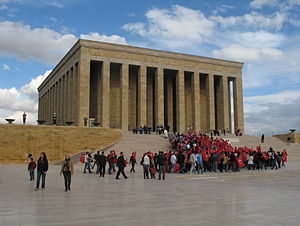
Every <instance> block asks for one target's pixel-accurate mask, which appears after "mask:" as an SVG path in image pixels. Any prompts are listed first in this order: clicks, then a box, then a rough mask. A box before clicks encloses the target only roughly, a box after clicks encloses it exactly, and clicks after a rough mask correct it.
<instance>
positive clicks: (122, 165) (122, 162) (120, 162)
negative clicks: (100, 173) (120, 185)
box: [116, 152, 128, 180]
mask: <svg viewBox="0 0 300 226" xmlns="http://www.w3.org/2000/svg"><path fill="white" fill-rule="evenodd" d="M125 166H126V161H125V159H124V155H123V152H121V153H120V156H119V157H118V161H117V167H118V172H117V175H116V179H117V180H119V179H120V178H119V176H120V174H121V173H122V175H123V177H124V178H125V179H127V178H128V177H127V176H126V174H125V173H124V168H125Z"/></svg>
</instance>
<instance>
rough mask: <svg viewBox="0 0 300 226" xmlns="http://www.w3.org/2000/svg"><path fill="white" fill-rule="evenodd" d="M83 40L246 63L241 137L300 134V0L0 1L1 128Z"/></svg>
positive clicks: (31, 103)
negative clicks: (294, 129) (70, 50)
mask: <svg viewBox="0 0 300 226" xmlns="http://www.w3.org/2000/svg"><path fill="white" fill-rule="evenodd" d="M79 38H83V39H91V40H98V41H105V42H111V43H119V44H124V45H133V46H140V47H147V48H154V49H160V50H167V51H174V52H180V53H187V54H193V55H199V56H205V57H215V58H221V59H226V60H234V61H239V62H244V63H245V64H244V67H243V92H244V114H245V132H246V133H247V134H252V135H260V134H261V133H264V134H266V135H272V134H278V133H286V132H288V130H289V129H290V128H296V129H297V131H299V130H300V0H207V1H204V0H164V1H161V0H130V1H123V0H109V1H105V0H102V1H97V0H85V1H80V0H60V1H59V0H48V1H47V0H0V123H6V122H5V118H15V119H16V123H21V119H22V114H23V112H24V111H25V112H26V113H27V118H28V122H29V123H31V124H36V120H37V108H38V106H37V87H38V86H39V85H40V84H41V82H42V81H43V79H45V78H46V76H47V75H49V73H50V72H51V70H52V69H53V68H54V66H55V65H56V64H57V63H58V62H59V61H60V59H61V58H62V57H63V56H64V55H65V53H66V52H67V51H68V50H69V49H70V48H71V47H72V46H73V45H74V43H75V42H76V41H77V40H78V39H79Z"/></svg>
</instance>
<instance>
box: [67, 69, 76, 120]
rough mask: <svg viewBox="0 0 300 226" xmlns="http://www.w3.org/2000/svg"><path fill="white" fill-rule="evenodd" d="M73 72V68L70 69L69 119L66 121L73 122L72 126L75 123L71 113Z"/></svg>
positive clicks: (72, 108)
mask: <svg viewBox="0 0 300 226" xmlns="http://www.w3.org/2000/svg"><path fill="white" fill-rule="evenodd" d="M73 70H74V67H72V68H71V71H70V76H69V87H70V88H69V117H68V120H69V121H73V125H74V124H75V121H74V116H73V112H74V100H73V99H74V85H73Z"/></svg>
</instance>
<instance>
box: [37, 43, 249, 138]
mask: <svg viewBox="0 0 300 226" xmlns="http://www.w3.org/2000/svg"><path fill="white" fill-rule="evenodd" d="M242 67H243V63H239V62H233V61H226V60H220V59H213V58H206V57H200V56H193V55H187V54H180V53H172V52H166V51H159V50H152V49H145V48H138V47H132V46H124V45H118V44H110V43H103V42H96V41H88V40H78V42H77V43H76V44H75V45H74V46H73V47H72V48H71V50H70V51H69V52H68V53H67V54H66V56H65V57H64V58H63V59H62V60H61V61H60V62H59V63H58V65H57V66H56V67H55V68H54V70H53V71H52V73H51V74H50V75H49V76H48V77H47V78H46V79H45V81H44V82H43V83H42V84H41V85H40V87H39V88H38V91H39V110H38V119H39V120H42V121H45V123H46V124H47V125H51V124H53V115H54V113H56V115H57V125H65V124H66V122H73V125H75V126H85V120H84V118H87V119H88V120H87V124H86V126H90V123H89V119H90V121H91V122H92V120H93V122H96V123H97V124H99V125H100V126H102V127H105V128H120V129H122V130H131V129H133V128H135V127H139V126H144V125H147V126H148V127H155V126H156V125H157V124H159V125H165V126H169V127H170V130H171V131H173V130H174V131H179V132H183V131H185V130H186V129H187V128H193V129H196V130H197V131H201V132H210V131H212V130H218V129H221V130H224V129H226V130H227V129H228V130H230V131H232V130H237V129H240V130H241V131H242V132H244V114H243V90H242ZM231 100H233V101H232V103H231Z"/></svg>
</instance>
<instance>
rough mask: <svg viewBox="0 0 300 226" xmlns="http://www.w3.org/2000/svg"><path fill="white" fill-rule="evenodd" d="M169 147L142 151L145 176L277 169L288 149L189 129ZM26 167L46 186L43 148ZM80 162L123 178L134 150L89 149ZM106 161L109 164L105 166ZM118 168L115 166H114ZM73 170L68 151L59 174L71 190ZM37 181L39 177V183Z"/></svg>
mask: <svg viewBox="0 0 300 226" xmlns="http://www.w3.org/2000/svg"><path fill="white" fill-rule="evenodd" d="M169 142H170V145H171V147H172V150H170V151H168V152H163V151H160V152H159V153H153V152H151V151H149V152H147V153H144V154H143V156H142V158H141V161H140V165H141V166H142V168H143V177H144V179H155V178H156V174H157V173H158V180H161V179H162V180H165V177H166V173H180V174H184V173H190V174H193V173H198V174H200V173H201V174H203V173H205V172H218V171H219V172H221V173H223V172H238V171H240V170H241V169H242V168H245V169H248V170H263V169H264V170H266V169H280V168H281V167H285V166H286V162H287V155H288V154H287V151H286V150H285V149H284V150H283V151H282V152H279V151H275V150H274V149H273V148H272V147H271V146H270V147H269V149H268V150H261V147H260V146H257V147H256V148H255V149H254V148H248V147H233V146H232V145H231V144H230V142H229V141H227V140H223V139H222V138H219V137H213V136H211V137H210V136H208V135H206V134H203V133H196V132H194V131H189V132H187V133H175V134H173V135H172V136H169ZM28 159H29V163H28V171H29V178H30V180H31V181H32V180H34V179H35V170H37V181H36V187H35V190H36V191H38V190H39V189H40V184H41V190H44V189H45V183H46V173H47V171H48V167H49V166H48V160H47V156H46V154H45V153H44V152H42V153H41V154H40V157H39V159H38V160H37V162H35V161H34V159H33V156H32V155H31V154H30V155H29V156H28ZM80 162H82V163H83V164H84V166H83V173H87V172H88V173H92V170H93V169H94V168H95V167H96V170H95V173H96V174H99V177H105V174H106V169H107V171H108V172H107V174H108V175H112V174H116V176H115V178H116V179H117V180H119V179H120V175H121V174H122V175H123V177H124V179H127V178H128V176H127V175H126V174H125V172H124V169H125V167H126V166H127V165H128V164H129V165H130V166H131V168H130V173H135V166H136V164H137V153H136V152H133V153H132V154H131V156H130V158H129V161H127V159H126V158H125V157H124V154H123V152H120V154H119V155H117V152H116V151H115V150H112V151H110V152H109V154H108V155H105V153H104V152H103V151H102V152H101V153H100V151H97V152H96V153H95V154H94V155H92V154H91V153H89V152H86V153H84V154H82V156H81V158H80ZM107 165H108V167H107ZM116 168H117V170H116ZM73 172H74V167H73V162H72V160H71V158H70V156H69V155H68V154H66V155H65V159H64V161H63V162H62V166H61V170H60V174H61V175H63V176H64V184H65V191H70V190H71V176H72V174H73ZM40 181H42V182H41V183H40Z"/></svg>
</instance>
